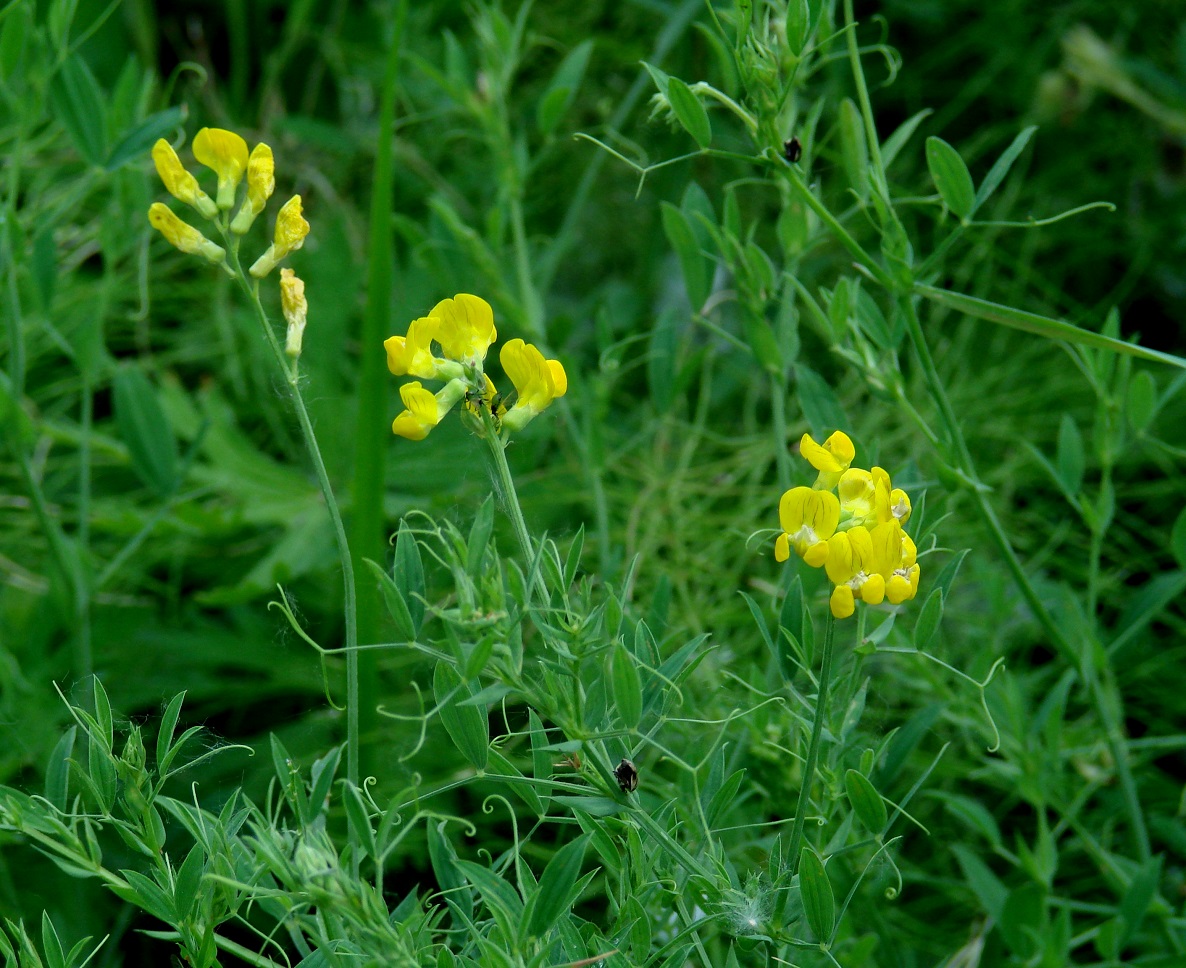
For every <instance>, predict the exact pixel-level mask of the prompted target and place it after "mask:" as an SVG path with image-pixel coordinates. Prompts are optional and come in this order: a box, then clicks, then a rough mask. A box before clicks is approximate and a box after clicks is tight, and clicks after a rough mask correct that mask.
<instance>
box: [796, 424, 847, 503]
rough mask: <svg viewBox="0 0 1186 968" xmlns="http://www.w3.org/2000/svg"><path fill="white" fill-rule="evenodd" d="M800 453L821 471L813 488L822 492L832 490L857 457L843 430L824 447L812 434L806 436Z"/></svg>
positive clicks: (802, 440) (800, 444)
mask: <svg viewBox="0 0 1186 968" xmlns="http://www.w3.org/2000/svg"><path fill="white" fill-rule="evenodd" d="M799 453H801V454H802V455H803V456H804V457H805V458H806V459H807V461H808V463H810V464H811V466H812V467H814V468H815V469H816V470H817V471H819V476H818V477H817V478H816V479H815V484H814V485H812V486H813V487H815V488H816V489H817V490H821V491H830V490H832V488H834V487H835V486H836V485H837V483H839V481H840V476H841V475H842V474H843V473H844V472H845V471H846V470H848V465H849V464H851V463H852V459H853V458H854V457H856V455H857V452H856V448H855V447H853V445H852V441H851V440H850V439H849V437H848V434H846V433H844V431H842V430H837V431H836V432H835V433H834V434H832V436H831V437H829V438H828V439H827V440H825V441H824V443H823V446H822V447H821V446H820V445H819V444H817V443H816V442H815V441H814V440H813V439H812V437H811V434H804V435H803V438H802V439H801V440H800V441H799Z"/></svg>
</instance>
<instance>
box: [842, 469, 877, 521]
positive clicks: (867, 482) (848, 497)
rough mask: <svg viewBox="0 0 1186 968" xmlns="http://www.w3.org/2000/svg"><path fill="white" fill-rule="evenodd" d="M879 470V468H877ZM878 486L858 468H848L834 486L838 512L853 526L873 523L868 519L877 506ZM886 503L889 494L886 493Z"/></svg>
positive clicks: (868, 474) (870, 476) (867, 473)
mask: <svg viewBox="0 0 1186 968" xmlns="http://www.w3.org/2000/svg"><path fill="white" fill-rule="evenodd" d="M877 469H878V470H880V468H877ZM879 493H880V485H879V484H878V483H876V482H875V481H874V478H873V475H872V474H871V473H870V472H869V471H866V470H862V469H861V468H859V467H850V468H849V469H848V470H846V471H845V472H844V473H843V474H841V475H840V483H839V484H837V485H836V495H837V496H838V497H839V498H840V510H841V511H843V512H844V513H845V515H846V516H847V518H849V519H850V520H851V521H852V523H853V524H854V525H856V524H865V523H870V524H874V523H876V522H875V521H870V520H869V519H870V518H871V517H873V516H874V511H875V509H876V508H877V506H878V503H877V496H878V494H879ZM885 493H886V501H887V503H888V500H889V492H888V491H886V492H885Z"/></svg>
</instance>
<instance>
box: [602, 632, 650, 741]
mask: <svg viewBox="0 0 1186 968" xmlns="http://www.w3.org/2000/svg"><path fill="white" fill-rule="evenodd" d="M610 681H611V682H612V684H613V695H614V705H615V706H616V707H617V710H618V716H619V717H620V718H621V720H622V725H623V726H625V727H626V728H627V729H637V728H638V724H639V722H641V721H642V684H641V682H640V681H639V676H638V667H637V666H635V664H634V658H633V657H632V656H631V655H630V652H629V650H628V649H627V648H626V646H624V645H623V644H622V643H621V642H619V643H618V644H617V646H616V647H615V649H614V657H613V662H612V668H611V670H610Z"/></svg>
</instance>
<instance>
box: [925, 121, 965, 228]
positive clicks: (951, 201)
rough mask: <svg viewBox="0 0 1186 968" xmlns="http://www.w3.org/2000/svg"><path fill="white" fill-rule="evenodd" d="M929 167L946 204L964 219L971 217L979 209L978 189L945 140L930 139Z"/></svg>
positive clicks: (960, 160) (955, 152) (960, 159)
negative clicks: (977, 201) (976, 208)
mask: <svg viewBox="0 0 1186 968" xmlns="http://www.w3.org/2000/svg"><path fill="white" fill-rule="evenodd" d="M927 168H929V169H930V171H931V179H932V180H933V181H934V182H935V187H936V188H937V189H939V195H940V196H941V197H942V198H943V203H944V204H945V205H946V206H947V207H948V208H949V209H951V210H952V211H953V212H954V213H955V214H956V215H957V216H959V217H960V218H961V219H966V218H967V217H968V216H969V215H971V214H972V210H973V208H975V206H976V189H975V186H974V185H973V184H972V176H971V174H970V173H969V172H968V166H967V165H965V164H964V159H963V158H961V157H960V154H959V152H958V151H956V150H955V149H954V148H953V147H951V145H949V144H948V143H947V142H946V141H944V140H943V139H942V138H936V137H933V136H932V137H930V138H927Z"/></svg>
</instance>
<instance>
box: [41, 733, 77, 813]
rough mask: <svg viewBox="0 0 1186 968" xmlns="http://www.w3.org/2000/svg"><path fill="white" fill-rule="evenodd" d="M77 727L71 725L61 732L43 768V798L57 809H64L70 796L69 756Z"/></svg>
mask: <svg viewBox="0 0 1186 968" xmlns="http://www.w3.org/2000/svg"><path fill="white" fill-rule="evenodd" d="M77 735H78V727H77V726H71V727H70V728H69V729H68V730H66V732H64V733H63V734H62V738H61V739H59V740H58V742H57V745H56V746H54V751H53V752H52V753H51V754H50V757H49V765H48V766H47V767H46V770H45V799H47V800H48V801H49V802H50V803H52V804H53V805H54V806H55V807H57V808H58V809H59V810H63V811H64V810H65V809H66V807H67V804H68V801H69V797H70V757H71V756H72V755H73V754H74V740H75V737H77Z"/></svg>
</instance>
